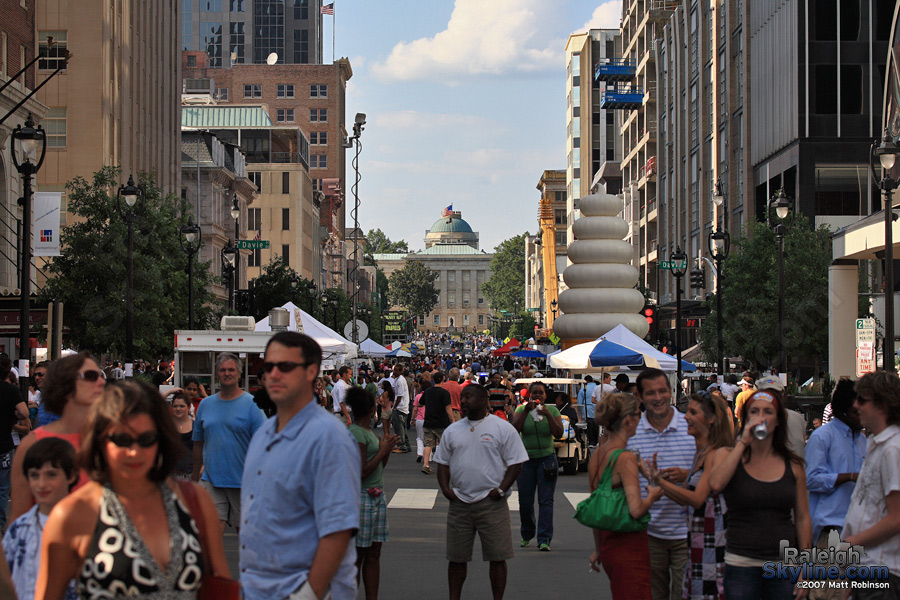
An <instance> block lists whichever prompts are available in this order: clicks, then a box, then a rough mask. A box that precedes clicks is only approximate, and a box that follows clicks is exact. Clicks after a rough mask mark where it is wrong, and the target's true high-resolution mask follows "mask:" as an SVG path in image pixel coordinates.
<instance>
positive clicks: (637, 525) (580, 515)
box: [574, 450, 650, 533]
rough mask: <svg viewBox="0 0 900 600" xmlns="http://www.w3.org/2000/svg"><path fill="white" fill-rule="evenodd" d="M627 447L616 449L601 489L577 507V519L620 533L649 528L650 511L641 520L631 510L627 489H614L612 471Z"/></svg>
mask: <svg viewBox="0 0 900 600" xmlns="http://www.w3.org/2000/svg"><path fill="white" fill-rule="evenodd" d="M622 452H624V450H616V451H615V452H613V454H612V457H611V458H610V459H609V462H608V463H607V465H606V469H605V470H604V471H603V475H601V477H600V481H599V482H597V489H595V490H594V491H593V493H591V495H590V496H589V497H588V498H586V499H585V500H582V501H581V502H579V503H578V508H576V509H575V515H574V517H575V520H576V521H578V522H579V523H581V524H582V525H585V526H587V527H590V528H591V529H602V530H604V531H615V532H617V533H629V532H634V531H646V530H647V525H648V524H649V523H650V513H647V514H646V515H644V516H643V517H641V518H640V519H635V518H634V517H632V516H631V513H629V512H628V501H627V500H626V499H625V490H624V489H623V488H621V487H619V488H613V486H612V472H613V467H615V465H616V460H618V458H619V455H620V454H622Z"/></svg>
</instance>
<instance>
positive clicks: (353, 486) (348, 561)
mask: <svg viewBox="0 0 900 600" xmlns="http://www.w3.org/2000/svg"><path fill="white" fill-rule="evenodd" d="M321 363H322V349H321V348H320V347H319V345H318V344H317V343H316V342H315V340H313V339H312V338H310V337H308V336H306V335H303V334H302V333H297V332H293V331H282V332H279V333H276V334H275V335H274V336H272V338H271V339H270V340H269V343H268V345H267V346H266V354H265V362H264V363H263V368H264V369H265V370H266V372H267V373H268V376H267V377H266V390H267V391H268V392H269V397H270V398H271V399H272V402H274V403H275V405H276V406H277V407H278V413H277V415H276V416H275V417H274V418H272V419H269V420H268V421H266V423H264V424H263V426H262V427H260V428H259V430H258V431H257V432H256V435H254V436H253V440H252V441H251V442H250V448H249V449H248V450H247V459H246V461H245V462H244V477H243V479H242V486H241V504H242V508H243V510H242V512H241V531H240V542H241V553H240V555H241V557H240V569H241V573H240V579H241V584H242V585H243V589H244V598H245V599H246V600H282V599H288V598H289V599H290V600H318V599H319V598H323V597H325V594H326V593H327V592H329V590H330V592H331V598H332V600H353V599H355V598H356V545H355V544H353V543H351V541H352V539H353V536H354V535H356V530H357V529H358V528H359V494H360V481H361V461H360V458H359V446H358V445H357V443H356V441H355V439H354V438H353V436H352V435H351V433H350V432H349V431H348V430H347V427H346V426H345V425H344V424H343V423H341V422H340V421H339V420H338V419H335V418H334V417H333V416H332V415H330V414H328V411H326V410H322V408H321V407H320V406H319V405H318V404H317V403H316V401H315V394H314V393H313V386H314V383H315V381H316V377H317V376H318V374H319V366H320V364H321Z"/></svg>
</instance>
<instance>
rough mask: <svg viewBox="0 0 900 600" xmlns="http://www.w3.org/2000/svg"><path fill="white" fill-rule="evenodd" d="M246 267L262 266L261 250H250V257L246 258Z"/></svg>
mask: <svg viewBox="0 0 900 600" xmlns="http://www.w3.org/2000/svg"><path fill="white" fill-rule="evenodd" d="M247 266H248V267H261V266H262V250H251V251H250V255H249V256H248V257H247Z"/></svg>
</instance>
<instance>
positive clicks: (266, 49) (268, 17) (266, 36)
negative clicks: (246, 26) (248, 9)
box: [253, 0, 284, 64]
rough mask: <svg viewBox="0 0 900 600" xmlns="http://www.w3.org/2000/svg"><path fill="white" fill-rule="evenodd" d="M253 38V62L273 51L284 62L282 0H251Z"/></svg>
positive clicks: (262, 59) (261, 62)
mask: <svg viewBox="0 0 900 600" xmlns="http://www.w3.org/2000/svg"><path fill="white" fill-rule="evenodd" d="M253 38H254V39H253V62H254V63H256V64H265V62H266V59H267V58H268V56H269V55H270V54H272V53H273V52H274V53H275V54H277V55H278V63H279V64H284V0H253Z"/></svg>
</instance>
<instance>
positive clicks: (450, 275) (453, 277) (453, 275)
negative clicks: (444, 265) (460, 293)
mask: <svg viewBox="0 0 900 600" xmlns="http://www.w3.org/2000/svg"><path fill="white" fill-rule="evenodd" d="M447 281H456V271H447Z"/></svg>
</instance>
